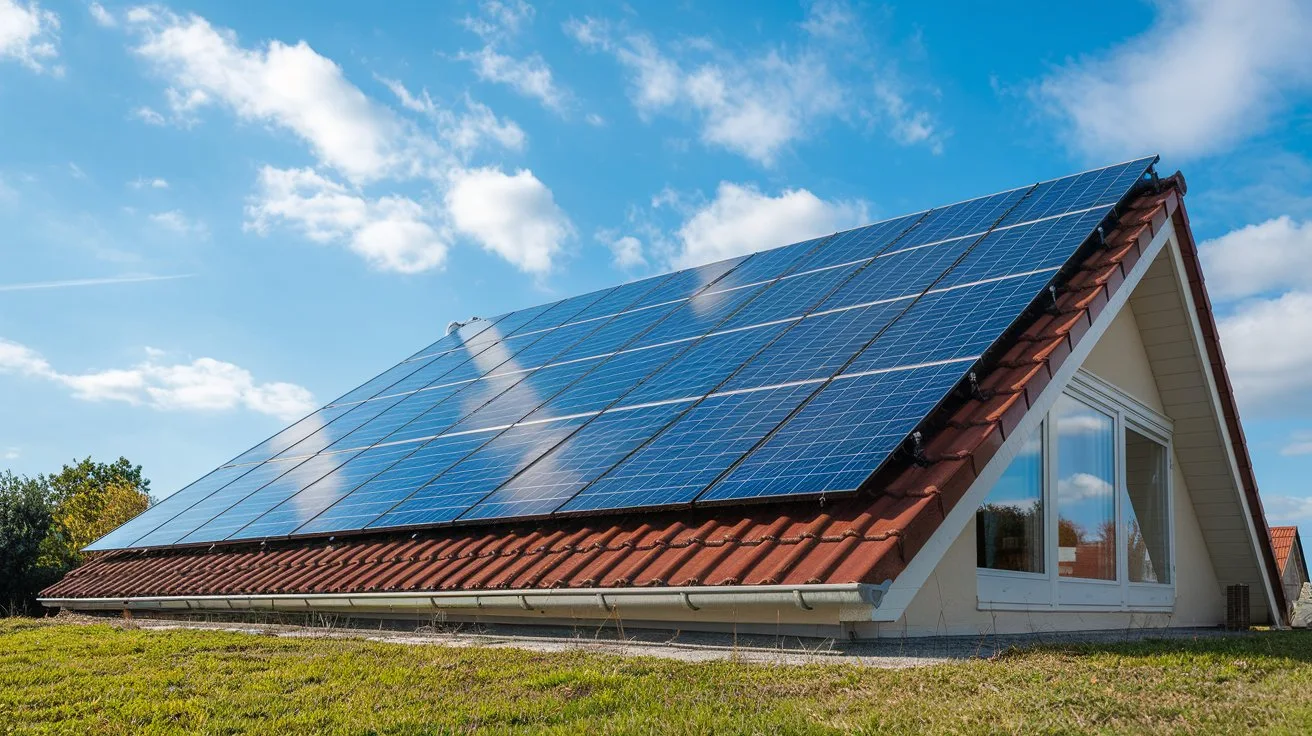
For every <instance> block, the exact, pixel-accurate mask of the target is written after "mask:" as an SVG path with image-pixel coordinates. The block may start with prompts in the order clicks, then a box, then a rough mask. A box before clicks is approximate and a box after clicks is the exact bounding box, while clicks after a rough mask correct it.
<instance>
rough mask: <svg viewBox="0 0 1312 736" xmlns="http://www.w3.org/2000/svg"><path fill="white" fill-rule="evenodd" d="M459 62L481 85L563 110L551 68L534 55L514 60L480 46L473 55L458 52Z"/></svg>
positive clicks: (564, 97) (563, 96) (563, 100)
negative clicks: (508, 90) (468, 67)
mask: <svg viewBox="0 0 1312 736" xmlns="http://www.w3.org/2000/svg"><path fill="white" fill-rule="evenodd" d="M459 58H460V59H461V60H462V61H468V62H469V63H470V64H471V65H472V66H473V68H474V74H475V75H477V76H478V78H479V79H481V80H483V81H484V82H495V83H497V84H505V85H508V86H509V87H510V88H511V89H514V90H515V91H516V92H519V93H520V94H522V95H524V96H526V97H533V98H536V99H537V100H538V101H539V102H541V103H542V104H543V105H545V106H546V107H548V108H550V109H552V110H555V111H557V112H560V111H562V110H564V109H565V108H566V101H567V99H568V95H567V94H566V93H565V91H564V90H562V89H560V87H559V86H557V84H556V81H555V79H554V78H553V77H552V74H551V67H549V66H547V62H546V61H544V60H543V59H542V57H541V56H538V55H537V54H534V55H532V56H528V57H525V58H523V59H516V58H514V57H511V56H507V55H505V54H502V53H500V52H498V51H497V50H496V49H495V48H493V47H492V46H484V47H483V48H481V49H479V50H478V51H475V52H473V53H468V52H462V53H461V54H460V56H459Z"/></svg>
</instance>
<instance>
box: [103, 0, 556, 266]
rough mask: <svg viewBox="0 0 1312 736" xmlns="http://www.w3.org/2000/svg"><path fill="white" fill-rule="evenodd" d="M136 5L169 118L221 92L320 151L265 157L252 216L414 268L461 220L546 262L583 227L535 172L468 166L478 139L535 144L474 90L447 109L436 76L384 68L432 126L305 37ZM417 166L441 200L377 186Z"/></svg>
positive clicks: (470, 230) (515, 260)
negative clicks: (255, 41)
mask: <svg viewBox="0 0 1312 736" xmlns="http://www.w3.org/2000/svg"><path fill="white" fill-rule="evenodd" d="M507 8H508V9H507ZM522 10H523V9H522V8H520V6H519V4H517V3H513V2H504V3H498V2H490V3H485V4H484V11H485V12H487V13H491V14H492V16H495V18H496V19H497V20H496V22H497V23H501V24H506V23H512V24H513V23H514V22H517V21H514V20H513V18H518V17H519V16H520V15H523V12H522ZM530 15H531V13H530ZM492 16H489V17H492ZM526 17H527V16H526ZM127 18H128V19H129V21H130V22H132V23H133V24H134V25H135V26H137V28H138V29H139V32H140V33H141V35H142V37H143V40H142V42H141V43H140V44H139V45H138V47H137V49H136V50H137V52H138V53H139V54H140V55H141V56H142V57H144V58H146V59H148V60H150V61H151V62H152V63H153V64H154V65H155V66H156V68H157V69H158V70H159V71H160V73H161V74H162V75H163V76H164V77H165V78H166V79H167V82H168V84H169V87H168V88H167V90H166V96H167V98H168V102H169V108H170V111H171V116H170V118H168V121H169V122H174V123H180V124H188V123H189V122H190V121H192V120H194V116H195V114H196V113H197V112H198V111H200V110H202V109H204V108H206V107H207V106H212V105H224V106H227V107H229V108H231V109H232V110H233V111H235V112H236V113H237V115H238V116H239V117H241V118H243V119H246V120H251V121H256V122H261V123H264V124H266V125H269V126H272V127H277V128H282V129H285V130H288V131H291V132H292V133H294V134H296V135H297V136H299V137H300V138H301V139H302V140H303V141H304V142H305V143H307V144H308V145H309V147H310V148H311V149H312V151H313V152H314V153H315V155H316V157H317V158H318V160H319V163H320V165H319V166H315V167H305V168H286V169H283V168H275V167H269V166H266V167H265V168H264V169H262V171H261V173H260V179H259V182H258V184H257V189H256V192H255V193H254V194H253V195H252V197H251V199H250V202H249V204H248V207H247V209H246V214H247V222H246V226H247V227H248V228H249V229H252V230H255V231H258V232H261V233H267V232H268V231H269V229H270V228H271V227H273V226H274V225H285V226H288V227H291V228H293V229H295V230H297V231H299V232H301V233H303V234H304V235H305V236H306V237H308V238H309V239H311V240H314V241H317V242H321V243H339V244H342V245H345V246H346V247H348V248H349V249H350V250H351V251H353V252H355V253H357V254H359V255H360V256H362V257H363V258H364V259H365V260H366V261H367V262H368V263H369V264H370V265H371V266H372V267H374V268H377V269H380V270H385V271H396V272H403V273H414V272H418V271H424V270H428V269H433V268H439V267H441V266H442V265H443V264H444V263H445V261H446V256H447V251H448V249H449V246H450V244H451V243H452V242H453V235H454V234H455V233H457V232H458V233H460V234H463V235H465V236H468V237H469V238H470V239H471V240H473V241H475V242H477V243H478V244H479V245H480V246H482V247H483V248H485V249H488V250H492V251H494V252H496V253H498V254H500V255H502V256H503V257H505V258H506V259H507V260H508V261H510V262H511V263H512V264H514V265H515V266H517V267H518V268H521V269H523V270H526V271H529V272H532V273H535V274H541V273H544V272H546V271H547V270H549V269H550V265H551V262H552V260H553V258H554V257H555V256H556V255H557V253H558V252H559V250H560V248H561V243H562V241H563V240H565V239H566V238H567V237H568V236H569V235H570V234H572V232H573V230H572V227H571V226H570V223H569V220H568V219H567V218H566V217H565V215H564V214H563V213H562V212H560V210H559V208H557V207H556V205H555V203H554V201H553V198H552V194H551V190H550V189H548V188H547V187H546V186H545V185H544V184H542V182H541V181H539V180H538V179H537V178H536V177H534V176H533V175H532V174H531V173H529V172H527V171H520V172H519V173H517V174H515V175H508V174H505V173H503V172H502V171H500V170H498V169H494V168H478V169H471V167H470V165H469V160H470V157H471V155H472V154H473V152H474V151H476V150H478V149H480V148H484V147H489V146H495V147H500V148H505V149H511V150H518V149H522V148H523V147H524V144H525V135H524V131H523V130H522V129H520V128H519V126H518V125H516V124H515V123H514V122H513V121H510V120H506V119H504V118H498V117H497V116H496V115H495V114H494V113H493V112H492V111H491V110H490V109H489V108H488V107H487V106H486V105H482V104H480V103H478V102H475V101H474V100H472V99H470V98H468V97H466V98H465V100H464V103H465V104H464V109H463V110H452V109H444V108H443V107H442V106H440V105H439V104H438V102H436V101H434V100H433V98H432V97H431V96H430V95H429V94H428V92H427V90H421V91H420V92H419V93H418V94H414V93H412V92H411V91H410V90H409V89H407V88H406V87H405V86H404V85H403V84H402V83H401V82H399V81H396V80H390V79H385V78H381V77H379V78H378V79H379V81H380V82H382V83H383V84H384V85H385V86H386V87H387V88H388V89H390V90H391V91H392V93H393V94H394V95H395V96H396V98H397V100H398V102H399V105H400V107H401V108H404V109H405V110H408V111H411V112H414V113H418V114H420V115H423V116H424V117H426V118H428V119H429V120H431V121H432V122H433V123H434V124H435V134H432V135H430V134H421V132H420V130H419V127H418V125H417V124H416V123H415V122H414V121H413V120H412V119H411V118H409V117H402V113H401V112H400V111H399V110H396V109H394V108H391V107H388V106H387V105H384V104H380V103H378V102H376V101H375V100H373V99H370V98H369V97H366V96H365V94H364V93H363V92H362V91H361V90H360V89H359V88H357V87H356V86H354V85H353V84H351V83H350V82H348V81H346V79H345V78H344V76H343V74H342V70H341V68H339V67H338V66H337V65H336V64H335V63H334V62H333V61H332V60H330V59H328V58H325V57H323V56H321V55H319V54H318V53H316V52H315V51H314V50H313V49H311V48H310V47H309V46H308V45H307V44H306V43H305V42H303V41H302V42H300V43H297V44H296V45H294V46H289V45H287V44H284V43H282V42H280V41H276V40H275V41H270V42H268V44H267V45H265V46H261V47H255V48H248V47H243V46H241V45H239V44H238V41H237V37H236V35H235V34H234V33H233V32H232V31H230V30H226V29H222V28H215V27H213V26H211V25H210V23H209V22H208V21H206V20H205V19H204V18H201V17H198V16H195V15H192V16H188V17H186V18H183V17H180V16H177V15H174V14H173V13H171V12H169V11H167V10H160V9H156V8H135V9H133V10H131V11H129V12H128V13H127ZM508 19H509V20H508ZM530 88H531V87H530ZM541 89H545V88H540V89H539V91H541ZM150 112H151V113H154V111H153V110H152V111H150ZM139 116H140V117H142V118H143V119H145V120H147V121H148V122H152V123H157V122H160V121H161V120H163V119H164V116H163V115H160V114H158V113H154V114H144V113H140V112H139ZM329 168H331V169H335V170H336V172H339V173H340V174H341V176H335V175H330V174H328V173H327V169H329ZM417 177H418V178H424V179H426V180H427V181H428V182H429V183H430V184H431V187H432V190H431V191H430V192H429V193H428V196H429V197H431V199H432V200H434V201H438V202H442V203H443V204H442V205H440V206H431V205H428V204H422V203H421V202H419V201H416V200H415V199H412V198H411V197H408V196H399V195H390V194H389V195H387V196H376V195H373V194H370V193H368V191H367V190H366V187H367V186H369V185H377V184H378V183H380V182H394V181H398V180H403V179H409V178H417ZM342 179H344V180H345V181H344V182H343V181H342Z"/></svg>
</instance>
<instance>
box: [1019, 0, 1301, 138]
mask: <svg viewBox="0 0 1312 736" xmlns="http://www.w3.org/2000/svg"><path fill="white" fill-rule="evenodd" d="M1155 5H1156V7H1157V9H1158V17H1157V19H1156V21H1155V22H1154V24H1153V26H1152V27H1151V28H1149V29H1148V30H1147V31H1145V32H1144V33H1142V34H1140V35H1139V36H1136V37H1134V38H1131V39H1130V40H1128V41H1126V42H1125V43H1123V44H1121V45H1119V46H1117V47H1115V48H1113V49H1111V50H1110V51H1108V52H1107V53H1105V54H1103V55H1101V56H1096V57H1091V58H1083V59H1079V60H1075V61H1072V62H1070V63H1068V64H1066V65H1065V66H1064V67H1062V68H1060V69H1058V70H1057V71H1055V72H1054V73H1053V74H1051V75H1050V76H1048V77H1047V78H1045V79H1043V80H1042V81H1041V82H1039V83H1038V84H1037V85H1036V86H1035V87H1034V89H1033V95H1034V97H1035V99H1036V100H1037V101H1038V102H1039V104H1040V105H1041V106H1042V107H1043V108H1044V109H1045V110H1046V111H1048V112H1049V113H1051V114H1053V115H1054V116H1055V117H1056V118H1057V119H1059V120H1060V121H1061V123H1062V124H1063V126H1064V136H1065V138H1066V139H1067V141H1068V143H1069V144H1070V145H1071V146H1072V147H1073V148H1075V149H1077V150H1079V151H1081V152H1083V153H1084V154H1086V155H1087V156H1089V157H1091V158H1097V159H1100V160H1103V159H1110V158H1128V157H1129V156H1132V155H1141V154H1142V153H1144V152H1145V151H1157V152H1159V153H1162V154H1165V155H1169V156H1176V157H1182V158H1183V157H1192V156H1203V155H1208V154H1213V153H1217V152H1219V151H1222V150H1224V149H1225V148H1227V147H1229V146H1232V145H1234V144H1235V143H1237V142H1239V141H1241V140H1243V139H1244V138H1246V137H1248V136H1250V135H1253V134H1255V133H1258V132H1260V131H1261V130H1262V129H1263V128H1265V127H1266V126H1267V125H1268V124H1269V122H1270V121H1271V119H1272V118H1273V115H1274V113H1275V112H1277V111H1278V110H1280V109H1282V108H1284V107H1285V106H1286V105H1287V104H1288V100H1289V98H1290V93H1292V92H1295V91H1298V90H1300V89H1305V88H1307V87H1308V86H1309V84H1312V13H1309V8H1308V5H1307V4H1306V3H1303V2H1300V1H1299V0H1248V1H1247V2H1241V1H1238V0H1159V2H1157V3H1156V4H1155Z"/></svg>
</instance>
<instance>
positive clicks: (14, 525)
mask: <svg viewBox="0 0 1312 736" xmlns="http://www.w3.org/2000/svg"><path fill="white" fill-rule="evenodd" d="M51 520H52V514H51V504H50V496H49V493H48V490H47V487H46V484H45V483H44V482H43V481H42V480H41V479H39V478H26V477H23V476H17V475H14V474H13V473H12V472H10V471H8V470H6V471H5V472H4V473H3V474H0V606H3V607H4V609H5V612H15V613H17V612H21V611H25V610H32V606H34V605H35V602H34V600H33V594H34V593H35V592H36V591H37V590H40V589H41V587H43V586H44V584H45V583H47V582H53V580H54V578H55V577H56V572H55V571H53V570H51V569H49V568H47V567H43V566H42V565H41V564H40V563H39V562H38V555H37V553H38V550H39V549H40V548H41V545H42V542H43V540H45V538H46V536H47V535H48V534H49V532H50V525H51Z"/></svg>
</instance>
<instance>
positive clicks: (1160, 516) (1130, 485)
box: [1124, 429, 1171, 583]
mask: <svg viewBox="0 0 1312 736" xmlns="http://www.w3.org/2000/svg"><path fill="white" fill-rule="evenodd" d="M1167 472H1168V465H1167V462H1166V448H1165V447H1163V446H1162V445H1161V444H1160V443H1158V442H1154V441H1153V440H1150V439H1148V438H1147V437H1144V436H1143V435H1141V434H1139V433H1138V432H1135V431H1134V430H1132V429H1126V430H1125V484H1126V491H1127V496H1128V503H1125V504H1124V506H1125V529H1126V538H1125V545H1126V551H1127V553H1128V559H1129V563H1130V582H1134V583H1169V582H1171V566H1170V560H1169V559H1168V557H1169V553H1168V551H1167V550H1168V549H1169V546H1170V544H1169V539H1168V536H1167V534H1168V533H1167V528H1168V527H1167V508H1168V507H1167V498H1166V494H1167V483H1166V474H1167Z"/></svg>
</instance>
